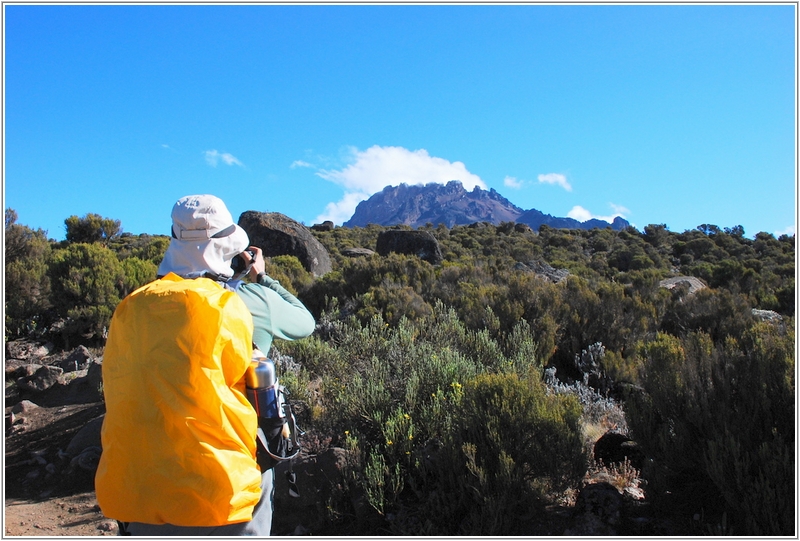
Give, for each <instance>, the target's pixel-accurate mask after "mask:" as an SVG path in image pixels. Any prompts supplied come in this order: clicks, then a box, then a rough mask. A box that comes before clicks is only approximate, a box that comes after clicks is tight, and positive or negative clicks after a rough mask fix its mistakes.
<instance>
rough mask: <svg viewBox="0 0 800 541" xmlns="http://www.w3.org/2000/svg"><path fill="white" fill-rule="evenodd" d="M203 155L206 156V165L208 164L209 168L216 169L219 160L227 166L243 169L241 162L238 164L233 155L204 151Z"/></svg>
mask: <svg viewBox="0 0 800 541" xmlns="http://www.w3.org/2000/svg"><path fill="white" fill-rule="evenodd" d="M204 154H205V156H206V163H208V165H210V166H211V167H216V166H217V163H219V161H220V160H222V161H223V162H225V164H227V165H238V166H239V167H244V164H243V163H242V162H240V161H239V160H238V159H237V158H236V157H235V156H234V155H232V154H228V153H227V152H218V151H217V150H206V151H205V152H204Z"/></svg>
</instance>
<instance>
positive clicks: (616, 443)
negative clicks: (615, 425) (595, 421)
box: [594, 432, 645, 470]
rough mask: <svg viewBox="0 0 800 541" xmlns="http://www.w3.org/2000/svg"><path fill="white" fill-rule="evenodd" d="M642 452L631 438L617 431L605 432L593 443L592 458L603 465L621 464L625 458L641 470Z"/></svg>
mask: <svg viewBox="0 0 800 541" xmlns="http://www.w3.org/2000/svg"><path fill="white" fill-rule="evenodd" d="M644 458H645V457H644V452H643V451H642V450H641V448H640V447H639V445H638V444H637V443H636V442H635V441H633V440H632V439H631V438H629V437H627V436H625V435H624V434H620V433H618V432H606V433H605V434H603V436H601V437H600V439H598V440H597V441H596V442H595V444H594V459H595V461H596V462H599V463H602V464H603V465H604V466H607V467H611V466H612V465H614V464H616V465H621V464H624V463H625V460H627V461H628V462H629V463H630V465H631V466H633V467H634V468H636V469H637V470H641V469H642V466H644Z"/></svg>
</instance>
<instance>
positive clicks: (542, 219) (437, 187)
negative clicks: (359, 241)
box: [343, 180, 630, 230]
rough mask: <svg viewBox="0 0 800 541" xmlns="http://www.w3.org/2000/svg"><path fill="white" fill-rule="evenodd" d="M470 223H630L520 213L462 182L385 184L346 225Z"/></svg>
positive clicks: (571, 226)
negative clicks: (465, 185) (467, 188)
mask: <svg viewBox="0 0 800 541" xmlns="http://www.w3.org/2000/svg"><path fill="white" fill-rule="evenodd" d="M475 222H489V223H492V224H495V225H497V224H499V223H501V222H517V223H523V224H527V225H529V226H531V228H533V229H534V230H538V229H539V226H541V225H542V224H546V225H549V226H550V227H556V228H569V229H593V228H595V227H599V228H603V227H611V228H612V229H617V230H619V229H624V228H625V227H627V226H628V225H630V224H629V223H628V222H627V220H625V219H623V218H619V217H618V218H616V219H615V220H614V223H613V224H609V223H608V222H604V221H602V220H588V221H586V222H579V221H577V220H574V219H572V218H556V217H553V216H550V215H549V214H544V213H542V212H540V211H538V210H536V209H531V210H523V209H521V208H520V207H518V206H516V205H514V204H513V203H511V201H509V200H508V199H506V198H505V197H503V196H502V195H500V193H498V192H497V191H496V190H494V189H493V188H492V189H490V190H488V191H486V190H484V189H482V188H480V187H479V186H475V188H473V189H472V191H471V192H468V191H467V190H466V189H464V186H463V184H461V181H458V180H451V181H449V182H448V183H447V184H439V183H430V184H425V185H420V184H413V185H408V184H400V185H398V186H386V187H385V188H384V189H383V190H381V191H380V192H378V193H376V194H373V195H372V196H371V197H370V198H369V199H367V200H366V201H362V202H360V203H359V204H358V206H357V207H356V211H355V213H353V216H352V217H351V218H350V219H349V220H348V221H346V222H345V223H344V224H343V225H344V226H345V227H365V226H367V225H368V224H376V225H383V226H390V225H408V226H411V227H414V228H417V227H422V226H425V225H426V224H429V223H430V224H433V225H438V224H440V223H441V224H444V225H445V226H447V227H453V226H454V225H468V224H471V223H475Z"/></svg>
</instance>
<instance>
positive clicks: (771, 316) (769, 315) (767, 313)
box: [752, 308, 783, 322]
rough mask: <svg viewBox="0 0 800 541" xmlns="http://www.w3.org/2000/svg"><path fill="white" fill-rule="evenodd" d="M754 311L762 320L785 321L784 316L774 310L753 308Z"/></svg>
mask: <svg viewBox="0 0 800 541" xmlns="http://www.w3.org/2000/svg"><path fill="white" fill-rule="evenodd" d="M752 313H753V315H754V316H756V317H757V318H758V319H760V320H761V321H772V322H780V321H783V316H781V315H780V314H779V313H778V312H775V311H773V310H757V309H755V308H753V309H752Z"/></svg>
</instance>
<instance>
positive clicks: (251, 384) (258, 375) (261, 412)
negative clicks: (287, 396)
mask: <svg viewBox="0 0 800 541" xmlns="http://www.w3.org/2000/svg"><path fill="white" fill-rule="evenodd" d="M277 383H278V377H277V375H276V374H275V363H273V362H272V361H271V360H269V359H268V358H267V356H266V355H264V354H263V353H262V352H261V351H259V350H258V349H254V350H253V358H252V360H251V361H250V366H248V367H247V372H246V373H245V385H246V387H247V399H248V400H249V401H250V404H252V405H253V408H255V410H256V413H257V414H258V416H259V417H264V418H267V419H274V418H276V417H278V418H281V417H283V407H282V404H281V403H280V402H281V400H280V397H279V393H278V385H277Z"/></svg>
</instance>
